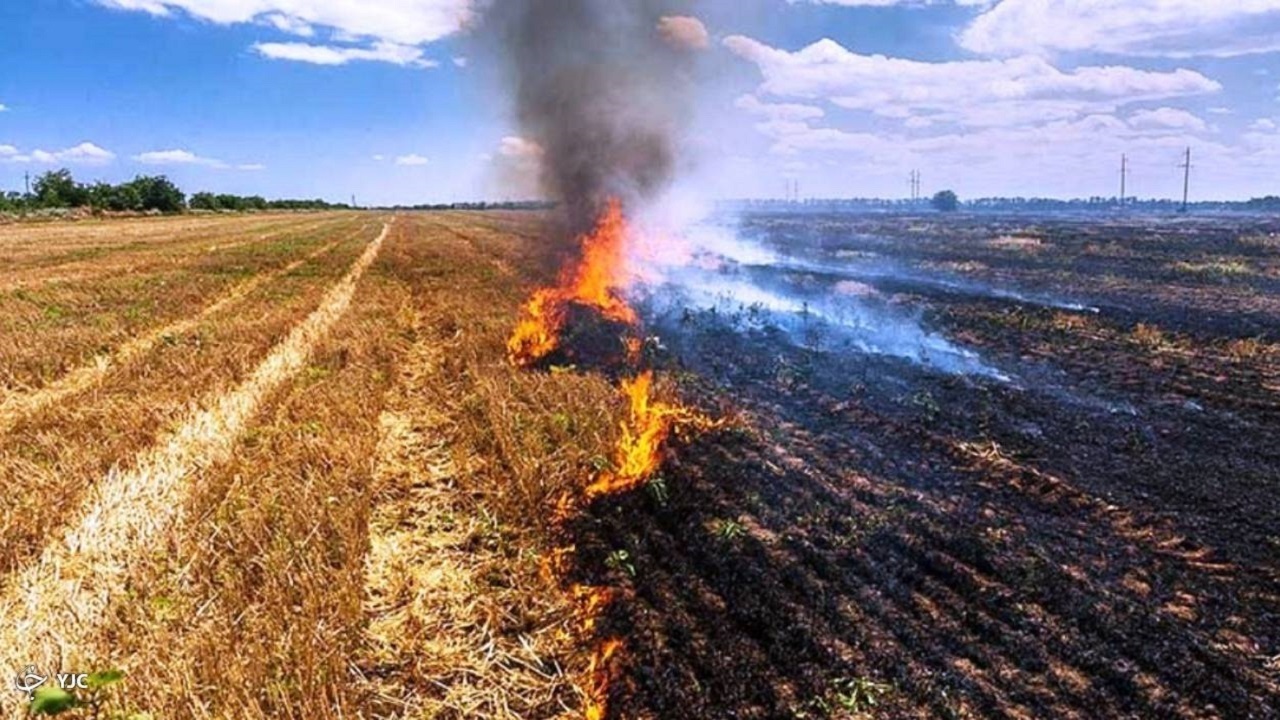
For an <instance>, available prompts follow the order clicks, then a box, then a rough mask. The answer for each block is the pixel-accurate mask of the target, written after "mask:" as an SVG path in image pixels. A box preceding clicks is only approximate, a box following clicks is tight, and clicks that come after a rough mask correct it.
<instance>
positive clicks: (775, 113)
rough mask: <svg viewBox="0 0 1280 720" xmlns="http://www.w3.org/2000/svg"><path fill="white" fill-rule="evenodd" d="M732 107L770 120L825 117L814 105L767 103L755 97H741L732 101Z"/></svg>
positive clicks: (820, 109)
mask: <svg viewBox="0 0 1280 720" xmlns="http://www.w3.org/2000/svg"><path fill="white" fill-rule="evenodd" d="M733 104H734V106H735V107H737V108H739V109H740V110H746V111H747V112H748V113H751V114H752V115H757V116H760V117H764V118H768V119H770V120H816V119H818V118H820V117H823V116H824V115H826V112H824V111H823V109H822V108H820V107H817V106H815V105H801V104H798V103H767V102H762V101H761V100H760V98H758V97H756V96H755V95H743V96H742V97H740V98H738V99H737V100H736V101H734V103H733Z"/></svg>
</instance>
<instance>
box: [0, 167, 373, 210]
mask: <svg viewBox="0 0 1280 720" xmlns="http://www.w3.org/2000/svg"><path fill="white" fill-rule="evenodd" d="M69 208H89V209H92V210H97V211H111V212H148V211H150V212H162V213H177V212H183V211H185V210H188V209H189V210H213V211H220V210H225V211H235V212H244V211H249V210H341V209H349V208H350V206H349V205H347V204H345V203H329V202H325V201H324V200H319V199H316V200H267V199H266V198H263V197H261V196H259V195H249V196H241V195H231V194H226V193H219V194H214V193H210V192H198V193H195V194H194V195H192V196H191V198H190V200H188V199H187V194H186V193H184V192H183V191H182V190H181V189H180V188H179V187H178V186H177V185H175V184H174V183H173V181H171V180H170V179H169V178H167V177H165V176H164V175H139V176H137V177H135V178H134V179H132V180H130V181H128V182H124V183H120V184H118V185H112V184H110V183H105V182H96V183H93V184H90V185H86V184H84V183H80V182H77V181H76V179H75V178H74V177H73V176H72V175H71V171H70V170H67V169H65V168H63V169H60V170H50V171H49V172H46V173H44V174H43V175H40V176H39V177H37V178H36V179H35V182H33V183H32V185H31V192H29V193H17V192H6V193H0V212H27V211H31V210H42V209H69Z"/></svg>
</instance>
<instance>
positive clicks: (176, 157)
mask: <svg viewBox="0 0 1280 720" xmlns="http://www.w3.org/2000/svg"><path fill="white" fill-rule="evenodd" d="M133 159H134V160H137V161H138V162H140V163H142V164H143V165H203V166H205V167H211V168H225V167H227V164H226V163H225V162H223V161H221V160H216V159H214V158H207V157H202V156H200V155H197V154H195V153H193V152H191V151H190V150H177V149H175V150H152V151H150V152H144V153H140V154H138V155H134V156H133Z"/></svg>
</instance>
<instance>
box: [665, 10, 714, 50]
mask: <svg viewBox="0 0 1280 720" xmlns="http://www.w3.org/2000/svg"><path fill="white" fill-rule="evenodd" d="M658 34H660V35H661V36H662V38H663V39H664V40H666V41H667V43H669V44H670V45H672V46H674V47H679V48H685V49H688V50H706V49H707V48H709V47H711V35H710V34H709V33H708V32H707V26H706V25H703V24H702V21H701V20H699V19H698V18H696V17H689V16H687V15H668V16H666V17H664V18H662V19H660V20H658Z"/></svg>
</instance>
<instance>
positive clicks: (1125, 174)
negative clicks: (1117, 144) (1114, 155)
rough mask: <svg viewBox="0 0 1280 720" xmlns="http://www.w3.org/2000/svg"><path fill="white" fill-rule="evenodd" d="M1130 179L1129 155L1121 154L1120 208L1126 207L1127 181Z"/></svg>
mask: <svg viewBox="0 0 1280 720" xmlns="http://www.w3.org/2000/svg"><path fill="white" fill-rule="evenodd" d="M1128 179H1129V156H1128V155H1123V154H1122V155H1121V156H1120V208H1121V209H1124V194H1125V190H1126V189H1127V188H1126V187H1125V181H1126V180H1128Z"/></svg>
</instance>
